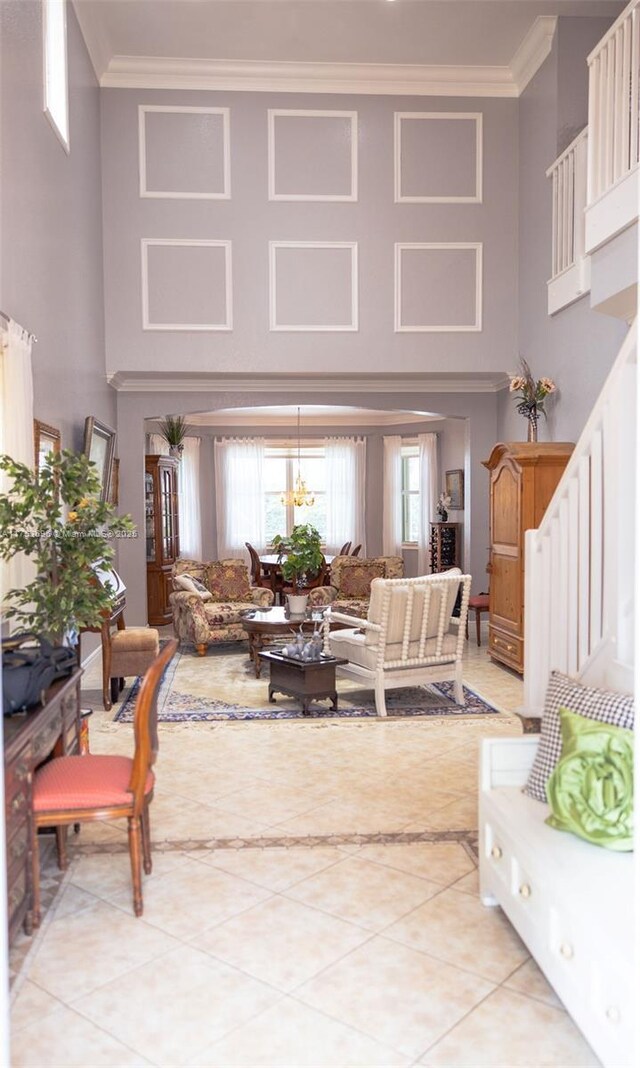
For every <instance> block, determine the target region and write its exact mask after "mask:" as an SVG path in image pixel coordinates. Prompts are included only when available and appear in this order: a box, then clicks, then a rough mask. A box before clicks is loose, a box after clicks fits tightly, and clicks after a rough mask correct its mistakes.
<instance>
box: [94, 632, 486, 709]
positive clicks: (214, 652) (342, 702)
mask: <svg viewBox="0 0 640 1068" xmlns="http://www.w3.org/2000/svg"><path fill="white" fill-rule="evenodd" d="M139 687H140V679H136V680H135V682H134V684H133V686H132V688H131V690H130V692H129V693H128V694H126V695H125V698H124V700H123V702H122V704H121V706H120V707H119V708H118V709H117V711H116V713H115V716H114V720H115V721H116V722H118V723H131V722H132V720H133V712H134V708H135V702H136V697H137V694H138V690H139ZM337 691H338V709H337V711H334V710H333V709H332V708H331V706H330V702H329V701H315V702H313V704H312V705H311V709H310V711H309V712H307V713H303V712H302V710H301V708H300V706H299V704H298V702H297V701H296V699H295V698H292V697H286V696H285V695H283V694H277V695H276V704H269V700H268V670H267V668H266V666H264V667H263V669H262V677H261V678H259V679H256V678H255V673H254V669H253V665H252V664H251V663H250V661H249V658H248V656H247V653H246V648H245V647H244V646H242V645H238V644H237V643H234V644H227V645H224V646H223V645H220V646H216V647H212V648H210V649H209V651H208V653H207V656H206V657H198V656H194V655H193V654H192V653H191V651H190V650H188V649H185V650H181V651H179V652H178V653H177V654H176V656H175V657H174V658H173V660H172V662H171V664H170V665H169V666H168V668H167V671H166V672H165V676H164V679H163V682H162V685H161V688H160V693H159V695H158V720H159V722H161V723H186V722H189V721H193V722H198V721H199V722H215V721H224V720H229V721H246V720H287V719H302V720H313V719H375V718H377V714H376V709H375V702H374V696H373V690H367V689H363V688H362V686H361V685H359V684H358V683H356V682H352V681H351V680H349V679H340V678H339V679H338V680H337ZM464 698H465V703H464V704H463V705H459V704H456V702H455V701H454V699H453V683H452V682H436V683H432V685H431V686H406V687H403V688H402V689H397V690H389V691H387V694H386V703H387V717H388V718H390V719H392V718H404V717H413V716H469V715H473V716H477V715H500V713H499V712H498V709H496V708H494V707H493V706H492V705H490V704H488V703H487V702H486V701H484V700H483V699H482V698H481V697H480V696H479V695H478V694H477V693H474V691H473V690H471V689H469V688H468V687H467V686H465V687H464Z"/></svg>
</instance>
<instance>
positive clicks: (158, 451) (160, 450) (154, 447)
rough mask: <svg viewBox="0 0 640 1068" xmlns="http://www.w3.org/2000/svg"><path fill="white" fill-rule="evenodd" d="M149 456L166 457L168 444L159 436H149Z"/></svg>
mask: <svg viewBox="0 0 640 1068" xmlns="http://www.w3.org/2000/svg"><path fill="white" fill-rule="evenodd" d="M149 455H150V456H168V455H169V442H168V441H166V440H165V439H164V438H163V437H162V435H161V434H149Z"/></svg>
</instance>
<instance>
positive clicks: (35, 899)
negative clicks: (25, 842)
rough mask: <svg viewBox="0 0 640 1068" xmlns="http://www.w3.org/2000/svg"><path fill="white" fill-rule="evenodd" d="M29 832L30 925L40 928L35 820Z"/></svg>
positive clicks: (38, 850)
mask: <svg viewBox="0 0 640 1068" xmlns="http://www.w3.org/2000/svg"><path fill="white" fill-rule="evenodd" d="M32 822H33V827H32V831H31V900H32V909H31V924H32V926H33V927H39V926H40V847H39V845H38V828H37V827H36V824H35V820H33V821H32Z"/></svg>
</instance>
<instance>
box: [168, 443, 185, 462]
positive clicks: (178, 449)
mask: <svg viewBox="0 0 640 1068" xmlns="http://www.w3.org/2000/svg"><path fill="white" fill-rule="evenodd" d="M183 452H184V445H170V446H169V456H173V458H174V460H181V459H182V453H183Z"/></svg>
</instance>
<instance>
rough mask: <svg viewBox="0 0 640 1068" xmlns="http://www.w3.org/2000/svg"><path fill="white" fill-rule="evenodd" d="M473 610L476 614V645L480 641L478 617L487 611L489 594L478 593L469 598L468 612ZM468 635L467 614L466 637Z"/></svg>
mask: <svg viewBox="0 0 640 1068" xmlns="http://www.w3.org/2000/svg"><path fill="white" fill-rule="evenodd" d="M472 611H475V614H476V637H477V639H478V645H480V644H481V642H480V617H481V615H482V613H483V612H488V611H489V594H488V593H478V594H477V595H476V596H475V597H470V598H469V613H471V612H472ZM468 637H469V616H467V638H468Z"/></svg>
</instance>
